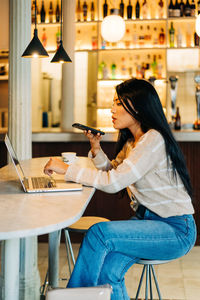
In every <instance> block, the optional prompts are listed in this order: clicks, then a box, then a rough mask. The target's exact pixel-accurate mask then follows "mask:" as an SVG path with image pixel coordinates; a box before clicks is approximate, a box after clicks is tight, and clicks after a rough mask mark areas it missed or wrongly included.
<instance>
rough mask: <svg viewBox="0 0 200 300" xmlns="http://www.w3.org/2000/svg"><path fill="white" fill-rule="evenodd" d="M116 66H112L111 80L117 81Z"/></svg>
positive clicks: (113, 64)
mask: <svg viewBox="0 0 200 300" xmlns="http://www.w3.org/2000/svg"><path fill="white" fill-rule="evenodd" d="M116 68H117V66H116V64H115V63H112V65H111V79H116Z"/></svg>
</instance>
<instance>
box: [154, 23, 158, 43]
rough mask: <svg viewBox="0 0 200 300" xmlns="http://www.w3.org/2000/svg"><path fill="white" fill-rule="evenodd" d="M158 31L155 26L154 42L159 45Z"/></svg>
mask: <svg viewBox="0 0 200 300" xmlns="http://www.w3.org/2000/svg"><path fill="white" fill-rule="evenodd" d="M158 38H159V36H158V32H157V27H154V29H153V44H154V45H158Z"/></svg>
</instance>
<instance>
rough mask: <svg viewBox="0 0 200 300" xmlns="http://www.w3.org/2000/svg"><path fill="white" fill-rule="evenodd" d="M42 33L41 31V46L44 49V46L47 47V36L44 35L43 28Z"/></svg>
mask: <svg viewBox="0 0 200 300" xmlns="http://www.w3.org/2000/svg"><path fill="white" fill-rule="evenodd" d="M42 31H43V33H42V45H43V46H44V47H46V45H47V35H46V31H45V28H43V29H42Z"/></svg>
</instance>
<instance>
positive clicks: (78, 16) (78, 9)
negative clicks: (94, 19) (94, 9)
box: [76, 0, 81, 22]
mask: <svg viewBox="0 0 200 300" xmlns="http://www.w3.org/2000/svg"><path fill="white" fill-rule="evenodd" d="M76 20H77V22H80V21H81V3H80V0H78V3H77V7H76Z"/></svg>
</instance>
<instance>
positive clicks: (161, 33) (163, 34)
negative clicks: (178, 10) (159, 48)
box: [158, 28, 165, 45]
mask: <svg viewBox="0 0 200 300" xmlns="http://www.w3.org/2000/svg"><path fill="white" fill-rule="evenodd" d="M158 41H159V44H160V45H164V43H165V33H164V29H163V28H161V30H160V33H159V37H158Z"/></svg>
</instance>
